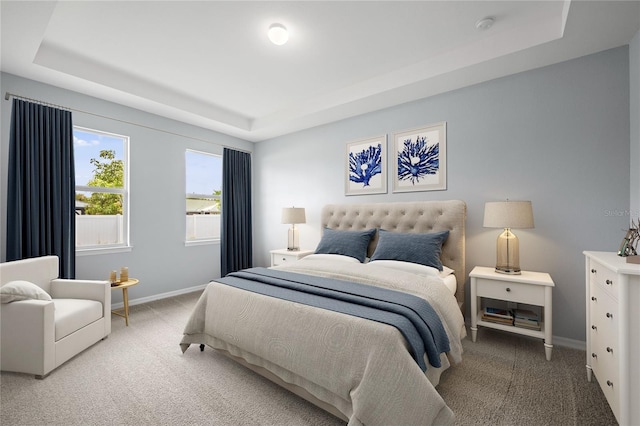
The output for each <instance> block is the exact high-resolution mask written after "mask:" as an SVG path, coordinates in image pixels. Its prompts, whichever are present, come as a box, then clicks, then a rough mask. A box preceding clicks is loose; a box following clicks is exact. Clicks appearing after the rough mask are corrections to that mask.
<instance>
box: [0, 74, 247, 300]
mask: <svg viewBox="0 0 640 426" xmlns="http://www.w3.org/2000/svg"><path fill="white" fill-rule="evenodd" d="M1 79H2V81H1V87H2V93H3V94H4V93H5V92H11V93H16V94H18V95H22V96H26V97H30V98H34V99H39V100H43V101H47V102H51V103H54V104H59V105H63V106H66V107H69V108H74V109H78V110H82V111H88V112H91V113H93V114H97V115H92V114H85V113H81V112H73V123H74V125H78V126H82V127H88V128H91V129H97V130H103V131H106V132H113V133H117V134H122V135H127V136H130V138H131V139H130V172H131V175H130V177H131V187H130V190H131V205H130V210H131V216H130V220H131V226H130V229H131V244H132V246H133V249H132V250H131V251H130V252H126V253H116V254H104V255H93V256H78V257H77V261H76V276H77V277H78V278H87V279H106V278H108V276H109V271H111V270H113V269H117V270H119V269H120V267H121V266H128V267H129V275H130V276H132V277H135V278H138V279H140V284H139V285H137V286H135V287H132V288H131V290H130V292H129V297H130V299H137V298H145V297H151V296H153V295H157V294H162V293H167V292H174V291H180V290H181V289H184V288H190V287H194V286H199V285H203V284H205V283H207V282H209V280H211V279H213V278H216V277H219V276H220V246H219V245H218V244H215V245H204V246H190V247H185V244H184V241H185V226H186V225H185V201H184V200H185V177H184V176H185V172H184V155H185V150H186V149H187V148H188V149H194V150H198V151H204V152H211V153H216V154H221V153H222V146H223V145H226V146H231V147H235V148H238V149H242V150H249V151H250V150H251V149H252V148H253V143H250V142H247V141H243V140H240V139H236V138H233V137H230V136H226V135H222V134H220V133H216V132H213V131H208V130H205V129H202V128H198V127H195V126H190V125H187V124H184V123H179V122H176V121H173V120H169V119H165V118H163V117H159V116H156V115H152V114H147V113H144V112H141V111H138V110H135V109H132V108H127V107H124V106H122V105H118V104H114V103H111V102H107V101H104V100H100V99H96V98H92V97H89V96H85V95H81V94H79V93H76V92H71V91H68V90H64V89H61V88H57V87H53V86H49V85H45V84H41V83H38V82H35V81H32V80H27V79H24V78H21V77H17V76H15V75H11V74H6V73H3V74H2V75H1ZM0 107H1V108H2V111H1V112H2V145H1V149H0V154H1V159H0V168H1V170H2V171H1V172H0V188H1V192H2V196H1V197H0V203H1V205H0V207H1V208H0V220H1V222H2V223H1V226H0V229H2V238H1V240H2V241H1V248H0V252H1V253H2V256H1V257H2V260H3V261H4V260H5V253H4V251H5V248H6V243H5V237H4V235H6V234H5V232H4V231H5V226H6V207H5V203H6V193H7V192H6V188H7V172H6V170H7V168H6V167H7V156H8V146H9V130H10V120H11V101H5V100H3V101H2V102H1V103H0ZM100 115H102V116H107V117H113V118H117V119H119V120H123V121H127V122H133V123H137V124H142V125H144V126H148V127H150V128H151V129H150V128H147V127H142V126H139V125H134V124H128V123H125V122H120V121H116V120H111V119H106V118H103V117H100ZM153 128H155V129H162V130H165V131H166V132H172V133H176V134H180V135H185V136H190V137H194V138H197V139H201V140H195V139H190V138H188V137H181V136H176V135H173V134H169V133H166V132H162V131H157V130H152V129H153ZM203 140H204V141H208V142H203ZM150 218H153V219H150ZM121 300H122V296H121V292H115V291H114V292H113V302H114V303H118V302H120V301H121Z"/></svg>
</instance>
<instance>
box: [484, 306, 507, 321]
mask: <svg viewBox="0 0 640 426" xmlns="http://www.w3.org/2000/svg"><path fill="white" fill-rule="evenodd" d="M483 315H486V316H487V317H494V318H504V319H509V320H513V314H512V313H511V311H509V310H507V309H499V308H492V307H491V306H485V308H484V312H483Z"/></svg>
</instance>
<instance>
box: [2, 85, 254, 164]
mask: <svg viewBox="0 0 640 426" xmlns="http://www.w3.org/2000/svg"><path fill="white" fill-rule="evenodd" d="M11 97H14V98H16V99H21V100H25V101H29V102H34V103H38V104H41V105H45V106H52V107H55V108H60V109H65V110H67V111H75V112H80V113H83V114H89V115H93V116H94V117H100V118H106V119H107V120H113V121H118V122H120V123H125V124H131V125H133V126H138V127H142V128H145V129H149V130H155V131H157V132H162V133H167V134H169V135H173V136H179V137H182V138H188V139H193V140H196V141H200V142H206V143H210V144H213V145H217V146H221V147H223V148H229V149H233V150H236V151H241V152H246V153H248V154H252V151H248V150H246V149H241V148H236V147H233V146H229V145H223V144H219V143H216V142H211V141H208V140H206V139H200V138H196V137H194V136H187V135H183V134H181V133H175V132H170V131H168V130H163V129H158V128H156V127H151V126H147V125H144V124H140V123H134V122H133V121H127V120H121V119H119V118H114V117H109V116H107V115H101V114H96V113H94V112H89V111H83V110H81V109H75V108H70V107H66V106H63V105H57V104H52V103H50V102H46V101H41V100H39V99H33V98H28V97H26V96H22V95H17V94H15V93H10V92H5V94H4V100H5V101H8V100H9V99H10V98H11ZM185 124H186V123H185Z"/></svg>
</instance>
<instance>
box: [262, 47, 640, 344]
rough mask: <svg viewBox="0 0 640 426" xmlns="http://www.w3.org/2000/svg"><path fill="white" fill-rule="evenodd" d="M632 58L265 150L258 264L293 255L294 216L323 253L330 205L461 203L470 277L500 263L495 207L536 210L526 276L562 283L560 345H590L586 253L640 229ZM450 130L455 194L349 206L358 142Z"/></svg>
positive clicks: (396, 111) (517, 80) (418, 105)
mask: <svg viewBox="0 0 640 426" xmlns="http://www.w3.org/2000/svg"><path fill="white" fill-rule="evenodd" d="M628 52H629V49H628V47H626V46H625V47H621V48H617V49H612V50H609V51H605V52H601V53H598V54H595V55H591V56H586V57H582V58H579V59H575V60H572V61H568V62H564V63H560V64H556V65H552V66H548V67H545V68H540V69H536V70H532V71H528V72H524V73H521V74H517V75H512V76H508V77H504V78H500V79H497V80H493V81H490V82H486V83H482V84H479V85H475V86H471V87H468V88H464V89H460V90H457V91H453V92H449V93H445V94H442V95H438V96H434V97H431V98H427V99H423V100H420V101H416V102H412V103H408V104H404V105H401V106H398V107H395V108H390V109H385V110H381V111H377V112H373V113H370V114H366V115H362V116H358V117H353V118H350V119H347V120H343V121H339V122H335V123H331V124H328V125H324V126H321V127H317V128H313V129H310V130H306V131H301V132H298V133H295V134H290V135H286V136H283V137H278V138H275V139H272V140H269V141H264V142H259V143H257V144H256V146H255V150H254V159H255V168H254V171H255V175H254V182H255V186H254V188H255V196H254V198H255V206H254V211H255V212H259V214H257V215H256V217H255V246H254V247H255V249H254V258H255V259H256V262H257V263H259V264H262V265H267V264H268V263H269V250H271V249H275V248H282V247H286V245H285V244H286V234H287V225H282V224H280V211H281V208H282V207H285V206H291V205H295V206H300V207H305V208H306V213H307V223H306V224H304V225H300V232H301V238H300V244H301V246H302V247H305V248H315V246H316V244H317V243H318V241H319V239H320V217H319V214H320V209H321V207H322V206H323V205H324V204H327V203H362V202H396V201H412V200H443V199H461V200H464V201H466V203H467V206H468V219H467V271H466V272H467V273H468V272H469V271H470V270H471V269H472V268H473V267H474V266H476V265H487V266H491V265H493V264H495V240H496V238H497V236H498V234H499V231H498V230H496V229H485V228H483V227H482V220H483V210H484V203H485V202H486V201H495V200H504V199H506V198H510V199H513V200H516V199H522V200H531V201H532V202H533V208H534V218H535V229H523V230H517V231H516V234H517V235H518V236H519V238H520V263H521V267H522V268H523V269H526V270H534V271H546V272H549V273H550V274H551V276H552V278H553V279H554V281H555V283H556V288H555V290H554V293H553V298H554V300H553V302H554V308H553V314H554V321H553V326H554V330H553V333H554V335H556V336H561V337H564V338H567V339H573V340H578V341H584V340H585V326H584V321H585V300H584V294H585V293H584V259H583V256H582V251H583V250H606V251H615V250H616V249H617V248H618V245H619V243H620V241H621V239H622V237H623V236H624V230H625V229H626V228H627V226H628V220H629V217H628V215H625V212H628V209H629V205H630V203H629V194H630V185H629V176H630V169H629V167H630V166H629V121H630V118H629V117H630V115H629V114H630V111H629V53H628ZM439 121H446V122H447V157H448V162H447V167H448V189H447V190H446V191H438V192H414V193H404V194H393V193H391V192H389V193H387V194H381V195H369V196H350V197H346V196H345V195H344V173H345V165H344V158H345V149H346V148H345V144H346V143H347V142H349V141H352V140H356V139H361V138H365V137H369V136H376V135H379V134H385V133H386V134H389V139H390V140H391V138H392V135H393V133H394V132H398V131H402V130H405V129H411V128H415V127H420V126H423V125H427V124H430V123H437V122H439ZM390 166H391V165H390V164H389V167H390ZM390 170H391V168H390ZM388 185H389V188H391V181H390V180H389V182H388ZM464 285H466V286H467V289H468V280H467V282H466V283H465V284H464ZM467 294H469V292H468V291H467ZM467 305H468V301H467ZM467 312H468V309H467Z"/></svg>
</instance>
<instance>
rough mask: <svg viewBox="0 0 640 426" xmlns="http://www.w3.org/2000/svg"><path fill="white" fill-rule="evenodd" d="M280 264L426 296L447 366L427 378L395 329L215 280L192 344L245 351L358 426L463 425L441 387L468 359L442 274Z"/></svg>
mask: <svg viewBox="0 0 640 426" xmlns="http://www.w3.org/2000/svg"><path fill="white" fill-rule="evenodd" d="M278 269H283V270H289V271H291V272H297V273H304V274H309V275H318V276H327V277H332V278H337V279H344V280H351V281H357V282H361V283H365V284H371V285H376V286H380V287H386V288H391V289H396V290H401V291H405V292H407V293H411V294H414V295H417V296H420V297H422V298H424V299H426V300H427V301H428V302H429V303H430V304H431V305H432V306H433V308H434V309H435V310H436V312H437V313H438V314H439V315H440V318H441V319H442V323H443V325H444V328H445V330H446V332H447V335H448V337H449V341H450V346H451V351H450V352H449V353H448V354H447V355H446V356H445V355H444V354H443V355H442V356H441V358H442V361H443V364H442V367H441V368H438V369H437V368H435V367H433V366H429V368H428V370H427V372H426V374H425V373H424V372H422V370H421V369H420V367H419V366H418V365H417V364H416V362H415V360H413V358H412V357H411V354H410V353H409V351H408V350H407V343H406V341H405V339H404V338H403V337H402V334H401V333H400V332H399V331H398V330H397V329H396V328H394V327H392V326H389V325H386V324H381V323H377V322H374V321H370V320H366V319H362V318H357V317H352V316H349V315H345V314H341V313H337V312H332V311H326V310H323V309H320V308H315V307H311V306H306V305H302V304H298V303H293V302H288V301H284V300H280V299H276V298H272V297H268V296H263V295H260V294H256V293H251V292H247V291H243V290H240V289H237V288H234V287H230V286H227V285H224V284H220V283H216V282H212V283H210V284H209V285H208V286H207V288H206V289H205V291H204V293H203V295H202V296H201V298H200V300H199V301H198V303H197V305H196V307H195V308H194V311H193V313H192V315H191V318H190V319H189V321H188V323H187V325H186V327H185V330H184V336H183V339H182V341H181V347H182V350H183V351H185V350H186V349H187V348H188V347H189V344H193V343H196V344H200V343H204V344H207V345H209V346H211V347H213V348H216V349H222V350H225V351H227V352H229V353H231V354H232V355H234V356H237V357H241V358H243V359H244V360H245V361H247V362H248V363H249V364H252V365H255V366H259V367H262V368H265V369H267V370H269V371H270V372H271V373H273V374H275V375H277V376H278V377H279V378H281V379H282V380H284V381H285V382H287V383H291V384H294V385H297V386H300V387H302V388H304V389H305V390H307V391H308V392H310V393H311V394H312V395H313V396H315V397H316V398H318V399H320V400H322V401H325V402H327V403H328V404H330V405H332V406H334V407H336V408H337V409H338V410H339V411H340V412H342V413H343V414H344V415H345V417H347V418H348V419H349V425H361V424H366V425H389V424H403V425H413V424H416V425H417V424H421V425H425V424H452V423H453V420H454V415H453V413H452V411H451V410H450V409H449V407H447V405H446V404H445V402H444V400H443V399H442V398H441V397H440V395H439V394H438V392H437V391H436V389H435V387H434V385H436V384H437V382H438V380H439V377H440V374H441V373H442V371H444V370H445V369H446V368H447V367H448V366H449V365H450V364H449V361H451V362H453V363H458V362H460V361H461V356H462V344H461V339H462V338H463V337H464V336H465V335H466V331H465V328H464V319H463V316H462V313H461V312H460V309H459V308H458V304H457V302H456V299H455V298H454V297H453V296H452V294H451V293H450V292H449V290H448V289H447V288H446V287H445V286H444V285H443V284H442V281H441V279H440V278H438V277H421V276H418V275H414V274H411V273H408V272H402V271H397V270H390V269H386V268H383V267H377V266H373V265H364V264H352V263H335V262H329V261H326V260H304V261H299V262H294V263H291V264H288V265H285V266H281V267H278ZM425 361H427V360H426V358H425ZM427 362H428V361H427Z"/></svg>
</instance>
